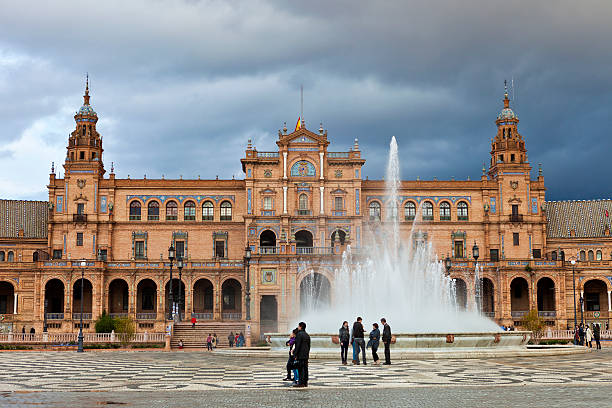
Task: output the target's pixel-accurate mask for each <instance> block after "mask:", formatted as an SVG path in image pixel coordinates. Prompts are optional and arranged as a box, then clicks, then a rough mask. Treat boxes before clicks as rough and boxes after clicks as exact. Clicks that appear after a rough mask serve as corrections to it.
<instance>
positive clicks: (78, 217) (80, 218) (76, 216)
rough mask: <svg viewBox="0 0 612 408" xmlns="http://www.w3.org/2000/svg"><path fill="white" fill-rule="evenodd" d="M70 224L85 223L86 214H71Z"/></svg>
mask: <svg viewBox="0 0 612 408" xmlns="http://www.w3.org/2000/svg"><path fill="white" fill-rule="evenodd" d="M72 222H87V214H72Z"/></svg>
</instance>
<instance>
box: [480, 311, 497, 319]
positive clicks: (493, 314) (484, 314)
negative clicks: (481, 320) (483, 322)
mask: <svg viewBox="0 0 612 408" xmlns="http://www.w3.org/2000/svg"><path fill="white" fill-rule="evenodd" d="M482 315H483V316H485V317H489V318H494V317H495V312H482Z"/></svg>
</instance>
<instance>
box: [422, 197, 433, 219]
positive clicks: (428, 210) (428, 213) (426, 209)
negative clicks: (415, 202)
mask: <svg viewBox="0 0 612 408" xmlns="http://www.w3.org/2000/svg"><path fill="white" fill-rule="evenodd" d="M423 220H424V221H431V220H433V204H432V203H430V202H429V201H425V202H424V203H423Z"/></svg>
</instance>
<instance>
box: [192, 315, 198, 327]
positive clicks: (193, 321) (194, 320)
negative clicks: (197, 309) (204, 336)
mask: <svg viewBox="0 0 612 408" xmlns="http://www.w3.org/2000/svg"><path fill="white" fill-rule="evenodd" d="M196 322H197V320H196V318H195V316H192V317H191V328H192V329H195V325H196Z"/></svg>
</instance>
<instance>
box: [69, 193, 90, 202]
mask: <svg viewBox="0 0 612 408" xmlns="http://www.w3.org/2000/svg"><path fill="white" fill-rule="evenodd" d="M73 201H89V200H88V199H87V197H86V196H84V195H83V193H79V195H75V196H74V200H73Z"/></svg>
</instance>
